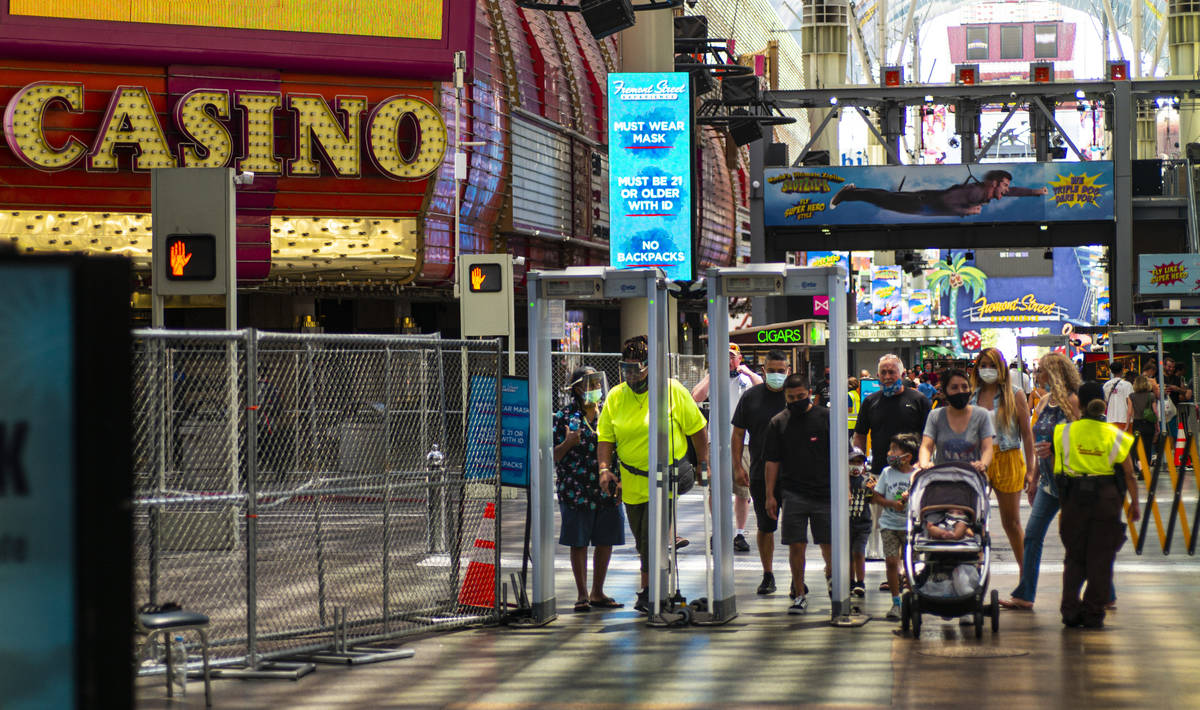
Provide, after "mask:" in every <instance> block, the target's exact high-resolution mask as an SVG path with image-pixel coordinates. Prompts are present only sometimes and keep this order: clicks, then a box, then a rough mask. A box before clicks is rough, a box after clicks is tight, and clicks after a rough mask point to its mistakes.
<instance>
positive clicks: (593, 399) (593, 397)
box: [583, 390, 603, 404]
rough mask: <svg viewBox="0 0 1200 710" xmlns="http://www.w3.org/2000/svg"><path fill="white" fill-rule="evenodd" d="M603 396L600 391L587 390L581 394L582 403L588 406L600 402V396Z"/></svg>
mask: <svg viewBox="0 0 1200 710" xmlns="http://www.w3.org/2000/svg"><path fill="white" fill-rule="evenodd" d="M601 394H603V393H602V392H601V391H600V390H588V391H587V392H584V393H583V401H584V402H587V403H588V404H596V403H597V402H599V401H600V395H601Z"/></svg>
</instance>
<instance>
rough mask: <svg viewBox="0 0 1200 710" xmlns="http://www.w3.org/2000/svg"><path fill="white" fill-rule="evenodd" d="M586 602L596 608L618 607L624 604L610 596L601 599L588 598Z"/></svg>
mask: <svg viewBox="0 0 1200 710" xmlns="http://www.w3.org/2000/svg"><path fill="white" fill-rule="evenodd" d="M588 603H589V604H591V605H592V606H594V607H596V608H597V609H620V608H622V607H624V606H625V605H624V604H622V603H621V602H619V601H617V600H616V599H613V598H612V597H604V598H603V599H589V600H588Z"/></svg>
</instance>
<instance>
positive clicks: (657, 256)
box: [608, 72, 692, 281]
mask: <svg viewBox="0 0 1200 710" xmlns="http://www.w3.org/2000/svg"><path fill="white" fill-rule="evenodd" d="M688 82H689V77H688V74H687V73H686V72H663V73H653V72H650V73H637V74H609V75H608V160H609V177H608V210H609V224H610V237H609V245H610V246H609V261H610V264H611V265H612V266H614V267H617V268H638V267H646V266H657V267H659V268H661V269H663V271H664V272H666V274H667V276H668V277H669V278H671V279H674V280H676V281H687V280H690V279H691V278H692V194H691V193H692V151H691V148H692V140H691V137H692V118H691V115H692V110H691V97H690V90H689V86H690V85H689V83H688Z"/></svg>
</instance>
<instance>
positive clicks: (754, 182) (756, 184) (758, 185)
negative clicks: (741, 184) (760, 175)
mask: <svg viewBox="0 0 1200 710" xmlns="http://www.w3.org/2000/svg"><path fill="white" fill-rule="evenodd" d="M750 187H753V188H754V189H755V190H757V189H758V188H760V187H762V183H761V182H759V181H758V180H755V181H753V182H751V183H750Z"/></svg>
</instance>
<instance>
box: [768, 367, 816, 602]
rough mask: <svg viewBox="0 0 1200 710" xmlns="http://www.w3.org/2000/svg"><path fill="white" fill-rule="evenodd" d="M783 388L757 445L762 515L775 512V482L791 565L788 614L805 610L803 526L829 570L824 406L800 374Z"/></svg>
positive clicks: (805, 543)
mask: <svg viewBox="0 0 1200 710" xmlns="http://www.w3.org/2000/svg"><path fill="white" fill-rule="evenodd" d="M783 387H784V396H785V397H786V399H787V403H788V405H787V409H785V410H784V411H782V412H780V413H779V414H776V415H775V416H774V417H773V418H772V419H771V423H770V424H769V425H768V426H767V438H766V443H765V446H764V447H763V458H764V459H765V461H766V465H765V467H764V474H765V479H766V489H767V514H768V515H770V516H771V517H773V518H779V517H780V509H779V508H780V506H779V504H780V501H779V500H778V499H777V498H776V497H775V493H774V491H775V485H776V484H777V483H778V485H779V489H780V493H781V496H782V503H783V510H782V513H783V515H782V520H781V524H780V527H781V528H782V529H783V534H782V537H783V544H785V545H787V546H788V562H789V564H790V566H791V568H792V593H791V597H792V605H791V606H790V607H788V613H789V614H803V613H805V612H806V611H808V597H807V594H808V587H807V586H805V584H804V555H805V550H806V549H807V547H808V530H810V529H811V530H812V537H813V542H814V543H816V544H818V545H820V546H821V556H822V557H824V558H825V578H826V580H828V579H829V576H830V572H831V569H830V543H831V542H832V538H833V531H832V524H831V517H830V486H829V410H828V409H826V408H825V407H820V406H817V405H814V404H813V403H812V400H811V399H809V388H808V383H807V382H805V380H804V378H803V377H802V376H800V375H791V376H790V377H788V379H787V381H786V382H785V383H784V386H783Z"/></svg>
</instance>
